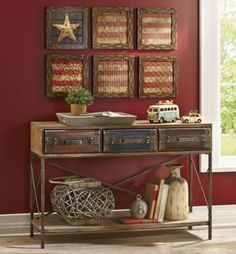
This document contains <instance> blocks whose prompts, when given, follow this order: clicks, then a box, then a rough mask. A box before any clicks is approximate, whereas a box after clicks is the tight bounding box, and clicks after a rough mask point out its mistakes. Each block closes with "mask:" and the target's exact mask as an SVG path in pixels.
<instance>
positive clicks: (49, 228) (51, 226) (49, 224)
mask: <svg viewBox="0 0 236 254" xmlns="http://www.w3.org/2000/svg"><path fill="white" fill-rule="evenodd" d="M31 223H32V225H33V226H34V227H35V228H36V229H37V230H38V231H39V232H41V223H40V220H39V219H34V220H32V221H31ZM208 224H209V222H208V220H207V219H205V218H199V217H198V216H196V215H194V214H192V213H190V214H189V217H188V219H187V220H182V221H165V222H162V223H146V224H145V223H144V224H122V223H120V222H119V218H110V219H107V220H106V221H104V222H103V223H102V224H99V225H86V226H70V225H68V224H67V223H66V222H64V220H63V219H62V217H61V216H59V215H50V216H46V217H45V225H44V231H45V233H79V232H80V233H93V232H96V233H98V232H120V231H137V230H158V229H163V228H173V227H189V226H204V225H208Z"/></svg>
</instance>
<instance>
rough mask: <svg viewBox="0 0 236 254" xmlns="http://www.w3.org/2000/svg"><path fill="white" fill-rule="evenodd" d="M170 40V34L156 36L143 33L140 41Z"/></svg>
mask: <svg viewBox="0 0 236 254" xmlns="http://www.w3.org/2000/svg"><path fill="white" fill-rule="evenodd" d="M170 38H171V34H164V33H158V34H152V33H144V34H142V39H143V40H145V39H147V40H148V39H149V40H150V39H152V40H158V39H162V40H163V39H164V40H168V39H170Z"/></svg>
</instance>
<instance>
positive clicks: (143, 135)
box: [103, 129, 157, 153]
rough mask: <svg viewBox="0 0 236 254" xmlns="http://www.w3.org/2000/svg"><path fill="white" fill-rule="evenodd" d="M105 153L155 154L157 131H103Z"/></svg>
mask: <svg viewBox="0 0 236 254" xmlns="http://www.w3.org/2000/svg"><path fill="white" fill-rule="evenodd" d="M103 140H104V143H103V152H107V153H114V152H153V151H156V150H157V133H156V129H122V130H121V129H119V130H118V129H117V130H115V129H113V130H104V131H103Z"/></svg>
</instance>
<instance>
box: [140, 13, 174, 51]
mask: <svg viewBox="0 0 236 254" xmlns="http://www.w3.org/2000/svg"><path fill="white" fill-rule="evenodd" d="M176 46H177V43H176V10H175V9H172V8H139V9H138V49H165V50H168V49H176Z"/></svg>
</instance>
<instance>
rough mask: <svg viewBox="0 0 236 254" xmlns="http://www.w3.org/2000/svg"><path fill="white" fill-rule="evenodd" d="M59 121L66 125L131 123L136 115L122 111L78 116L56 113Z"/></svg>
mask: <svg viewBox="0 0 236 254" xmlns="http://www.w3.org/2000/svg"><path fill="white" fill-rule="evenodd" d="M56 115H57V118H58V120H59V122H61V123H63V124H66V125H68V126H104V125H105V126H106V125H131V124H133V122H134V121H135V120H136V118H137V116H135V115H130V114H126V113H123V112H111V111H104V112H94V113H85V114H83V115H80V116H72V115H71V113H56Z"/></svg>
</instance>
